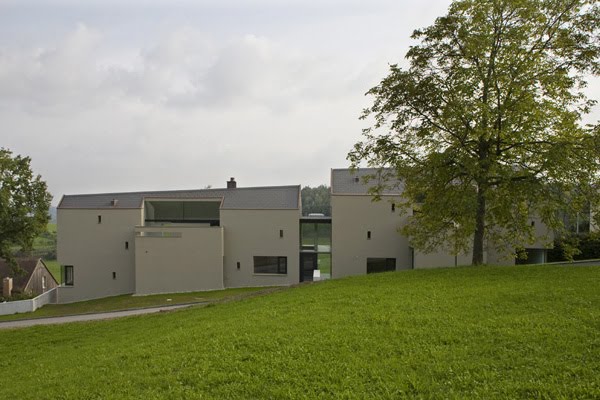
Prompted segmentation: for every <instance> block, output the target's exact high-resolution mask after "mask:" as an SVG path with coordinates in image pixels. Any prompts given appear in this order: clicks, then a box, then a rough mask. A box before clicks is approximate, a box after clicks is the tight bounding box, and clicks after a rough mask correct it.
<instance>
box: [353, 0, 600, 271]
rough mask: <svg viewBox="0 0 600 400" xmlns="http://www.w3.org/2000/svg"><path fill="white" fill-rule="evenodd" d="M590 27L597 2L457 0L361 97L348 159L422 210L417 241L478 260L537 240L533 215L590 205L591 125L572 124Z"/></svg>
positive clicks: (585, 70) (551, 219) (593, 50)
mask: <svg viewBox="0 0 600 400" xmlns="http://www.w3.org/2000/svg"><path fill="white" fill-rule="evenodd" d="M599 27H600V6H599V5H598V3H597V1H594V0H589V1H588V0H463V1H456V2H454V3H453V4H452V5H451V6H450V8H449V10H448V13H447V15H445V16H443V17H440V18H437V19H436V21H435V23H434V24H433V25H431V26H429V27H427V28H425V29H420V30H416V31H414V33H413V35H412V38H413V39H416V40H417V41H418V44H416V45H415V46H413V47H411V48H410V50H409V51H408V53H407V54H406V58H407V60H408V67H407V68H403V67H401V66H398V65H391V66H390V72H389V75H388V76H387V77H385V78H384V79H383V80H382V81H381V82H380V83H379V84H378V85H377V86H375V87H374V88H372V89H371V90H370V91H369V92H368V93H367V94H368V95H370V96H372V97H373V98H374V101H373V104H372V106H370V107H369V108H367V109H366V110H364V113H363V115H362V118H363V119H369V120H372V121H373V122H372V126H371V127H369V128H367V129H365V130H364V131H363V139H362V140H361V141H360V142H359V143H357V144H356V145H355V146H354V149H353V150H352V151H351V152H350V153H349V155H348V158H349V160H350V161H351V163H352V166H353V167H359V166H360V165H361V164H364V163H365V162H366V163H367V164H368V165H369V166H375V167H382V168H383V167H388V168H390V169H391V170H392V171H393V175H394V178H399V179H400V180H402V182H403V185H404V194H403V197H402V200H401V201H400V203H399V204H398V206H400V207H401V208H402V209H404V210H408V209H412V207H414V206H415V205H416V204H419V210H420V212H417V213H415V214H414V216H413V217H412V218H411V219H410V222H409V223H408V224H407V225H406V226H405V227H404V228H403V233H404V234H406V235H408V236H409V237H410V239H411V242H412V244H413V246H415V247H416V248H419V249H422V250H425V251H431V250H433V249H436V248H440V247H441V246H446V248H449V247H450V246H449V245H448V244H449V243H451V244H452V245H451V247H450V250H452V251H453V252H455V253H457V252H462V251H470V249H472V250H473V264H481V263H483V261H484V257H483V255H484V250H485V243H486V242H487V243H493V244H495V246H496V247H498V248H500V247H504V248H512V249H515V248H518V247H519V246H523V244H527V243H530V242H532V241H533V239H534V227H532V226H531V224H530V221H531V217H532V216H534V215H535V216H537V217H539V218H541V219H542V221H543V222H544V223H546V224H547V225H548V226H549V227H550V228H551V229H555V230H560V229H561V221H560V219H559V218H558V217H557V212H556V211H557V210H559V209H561V210H563V211H566V212H570V213H576V212H578V211H580V210H581V209H582V208H583V207H584V206H585V204H588V203H587V201H596V200H597V189H598V186H597V185H598V176H599V172H600V128H599V127H598V126H595V127H594V126H584V125H583V124H582V122H581V118H582V116H583V115H585V114H587V113H589V112H590V110H591V107H592V106H593V105H594V104H595V101H593V100H592V99H588V98H587V97H586V96H585V94H584V92H583V89H584V88H585V86H586V79H587V78H588V77H589V76H591V75H594V74H596V75H597V74H598V73H599V71H600V64H599V55H600V36H599V30H600V28H599ZM384 186H385V184H382V185H379V186H377V187H376V188H375V190H374V194H375V195H376V194H377V193H378V191H380V190H381V189H383V187H384ZM592 204H593V203H592Z"/></svg>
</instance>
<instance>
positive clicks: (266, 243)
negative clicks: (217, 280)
mask: <svg viewBox="0 0 600 400" xmlns="http://www.w3.org/2000/svg"><path fill="white" fill-rule="evenodd" d="M300 216H301V213H300V210H221V226H222V227H223V228H224V235H225V262H224V279H225V286H226V287H244V286H277V285H291V284H294V283H298V282H299V280H300V271H299V263H300V262H299V260H300ZM279 230H283V238H281V237H279ZM254 256H284V257H287V274H285V275H263V274H255V273H254V259H253V257H254ZM238 262H239V263H240V269H238V268H237V263H238Z"/></svg>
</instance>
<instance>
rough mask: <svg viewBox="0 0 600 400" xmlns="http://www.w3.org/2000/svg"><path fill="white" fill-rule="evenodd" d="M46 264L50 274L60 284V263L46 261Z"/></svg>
mask: <svg viewBox="0 0 600 400" xmlns="http://www.w3.org/2000/svg"><path fill="white" fill-rule="evenodd" d="M44 264H46V267H48V269H49V270H50V273H51V274H52V276H54V279H56V282H58V283H60V264H59V263H58V261H56V260H44Z"/></svg>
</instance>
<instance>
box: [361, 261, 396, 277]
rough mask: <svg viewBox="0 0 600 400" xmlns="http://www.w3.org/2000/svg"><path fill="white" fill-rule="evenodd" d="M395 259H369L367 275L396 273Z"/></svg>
mask: <svg viewBox="0 0 600 400" xmlns="http://www.w3.org/2000/svg"><path fill="white" fill-rule="evenodd" d="M395 270H396V259H395V258H367V274H374V273H377V272H386V271H395Z"/></svg>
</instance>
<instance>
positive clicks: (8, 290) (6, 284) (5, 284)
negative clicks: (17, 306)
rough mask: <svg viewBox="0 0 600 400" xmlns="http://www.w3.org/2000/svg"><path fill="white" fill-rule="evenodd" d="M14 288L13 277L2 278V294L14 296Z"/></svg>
mask: <svg viewBox="0 0 600 400" xmlns="http://www.w3.org/2000/svg"><path fill="white" fill-rule="evenodd" d="M12 289H13V280H12V278H4V279H3V280H2V296H3V297H10V296H12Z"/></svg>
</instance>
